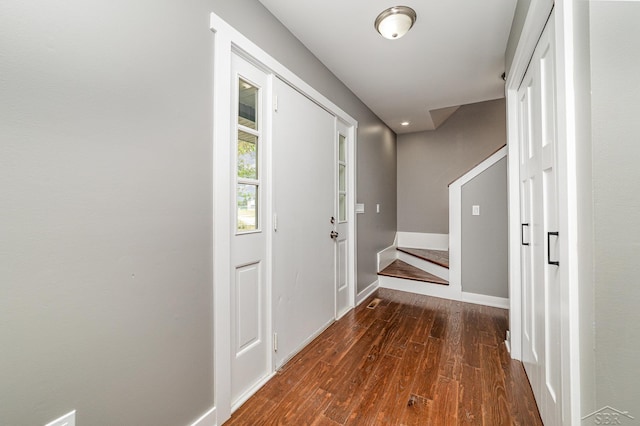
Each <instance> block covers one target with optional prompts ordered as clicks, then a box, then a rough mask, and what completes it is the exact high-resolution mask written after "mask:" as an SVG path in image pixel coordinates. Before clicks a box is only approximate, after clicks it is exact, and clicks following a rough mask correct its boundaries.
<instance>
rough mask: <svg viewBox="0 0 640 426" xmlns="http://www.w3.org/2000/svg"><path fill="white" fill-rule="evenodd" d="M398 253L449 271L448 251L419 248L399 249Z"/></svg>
mask: <svg viewBox="0 0 640 426" xmlns="http://www.w3.org/2000/svg"><path fill="white" fill-rule="evenodd" d="M397 250H398V251H401V252H403V253H407V254H410V255H412V256H415V257H417V258H419V259H422V260H426V261H427V262H432V263H435V264H436V265H440V266H442V267H443V268H447V269H449V252H448V251H447V250H431V249H419V248H407V247H398V248H397Z"/></svg>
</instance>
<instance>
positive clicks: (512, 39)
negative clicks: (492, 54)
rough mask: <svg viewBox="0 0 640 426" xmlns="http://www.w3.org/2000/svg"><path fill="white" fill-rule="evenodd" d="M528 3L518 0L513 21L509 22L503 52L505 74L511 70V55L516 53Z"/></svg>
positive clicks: (527, 1) (527, 10)
mask: <svg viewBox="0 0 640 426" xmlns="http://www.w3.org/2000/svg"><path fill="white" fill-rule="evenodd" d="M530 4H531V0H518V3H517V4H516V10H515V12H514V14H513V23H512V24H511V32H510V33H509V40H507V50H506V51H505V52H504V66H505V72H506V73H507V75H508V74H509V71H510V70H511V64H512V63H513V57H514V56H515V54H516V47H518V41H520V35H522V28H523V27H524V21H525V20H526V18H527V13H528V12H529V5H530Z"/></svg>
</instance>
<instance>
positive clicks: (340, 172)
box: [332, 121, 351, 319]
mask: <svg viewBox="0 0 640 426" xmlns="http://www.w3.org/2000/svg"><path fill="white" fill-rule="evenodd" d="M348 130H349V129H348V127H347V126H346V125H344V124H343V123H342V122H340V121H338V132H337V136H338V137H337V140H336V142H337V144H336V160H335V163H334V164H335V165H336V168H335V170H336V192H335V205H336V213H335V217H334V218H333V219H332V220H333V221H335V234H333V235H334V240H335V242H336V247H335V259H336V260H335V274H336V279H335V288H336V313H335V316H336V319H337V318H340V317H341V316H342V315H344V314H345V313H346V312H347V311H348V310H349V308H350V302H351V300H350V299H351V298H350V297H349V292H350V288H351V287H350V285H349V275H350V274H349V246H348V243H349V241H348V235H349V225H350V224H349V216H348V212H349V209H348V203H349V199H350V195H351V194H349V190H348V188H349V183H348V180H349V179H348V177H349V172H350V170H349V161H348V158H347V156H348V155H349V152H350V150H349V143H351V141H350V140H349V136H348Z"/></svg>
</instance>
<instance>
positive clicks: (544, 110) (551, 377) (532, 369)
mask: <svg viewBox="0 0 640 426" xmlns="http://www.w3.org/2000/svg"><path fill="white" fill-rule="evenodd" d="M554 39H555V38H554V15H553V14H552V15H551V17H550V19H549V21H548V22H547V26H546V28H545V30H544V32H543V34H542V36H541V38H540V40H539V42H538V45H537V47H536V49H535V51H534V54H533V57H532V59H531V63H530V65H529V69H528V70H527V72H526V74H525V76H524V79H523V82H522V85H521V87H520V89H519V90H518V109H519V115H518V120H519V127H520V154H521V157H520V191H521V193H520V199H521V219H522V230H521V231H522V249H521V258H522V301H523V310H522V316H523V318H522V320H523V322H522V324H523V336H522V337H523V339H522V344H523V347H522V354H523V363H524V366H525V370H526V372H527V376H528V377H529V381H530V382H531V387H532V389H533V393H534V395H535V397H536V401H537V403H538V408H539V409H540V415H541V416H542V420H543V422H544V423H545V424H549V425H555V424H561V423H562V407H561V378H562V369H561V359H562V350H563V347H562V342H561V339H560V326H561V306H560V300H561V297H560V282H559V269H560V265H559V262H558V261H557V259H558V253H559V252H558V238H560V237H561V236H559V235H558V232H557V231H558V199H557V194H558V190H557V177H556V174H557V169H556V162H557V159H556V155H557V154H556V147H557V134H558V132H557V128H556V84H555V75H556V73H555V49H554Z"/></svg>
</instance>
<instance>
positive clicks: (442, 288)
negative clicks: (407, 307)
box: [378, 275, 462, 300]
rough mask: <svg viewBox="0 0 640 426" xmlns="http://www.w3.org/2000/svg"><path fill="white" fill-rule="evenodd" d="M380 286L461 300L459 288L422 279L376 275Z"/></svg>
mask: <svg viewBox="0 0 640 426" xmlns="http://www.w3.org/2000/svg"><path fill="white" fill-rule="evenodd" d="M378 282H379V283H380V287H381V288H390V289H392V290H399V291H406V292H408V293H415V294H422V295H424V296H433V297H440V298H442V299H449V300H462V292H461V291H460V288H455V287H453V286H451V284H449V285H442V284H431V283H426V282H423V281H414V280H406V279H403V278H395V277H387V276H384V275H380V276H378Z"/></svg>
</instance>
